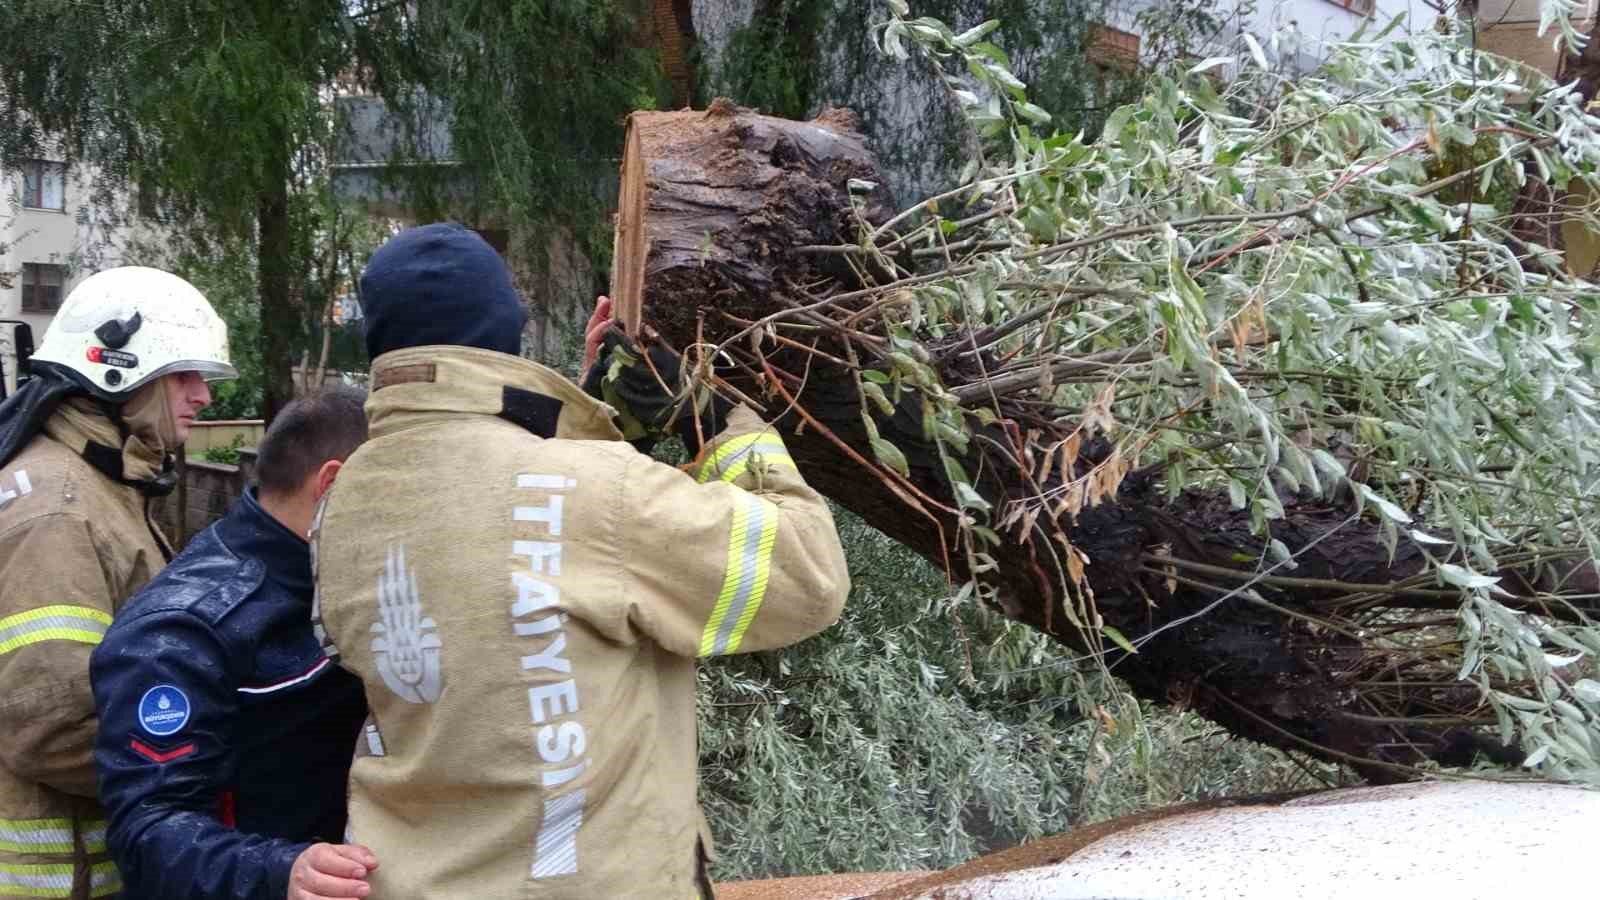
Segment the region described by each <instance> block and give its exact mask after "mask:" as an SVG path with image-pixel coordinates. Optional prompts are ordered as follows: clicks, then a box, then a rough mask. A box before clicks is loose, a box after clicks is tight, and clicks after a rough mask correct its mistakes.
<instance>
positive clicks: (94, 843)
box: [0, 819, 106, 853]
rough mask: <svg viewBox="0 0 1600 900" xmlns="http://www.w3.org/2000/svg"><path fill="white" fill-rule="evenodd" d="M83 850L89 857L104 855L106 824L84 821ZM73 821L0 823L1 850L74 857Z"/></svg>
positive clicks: (47, 820) (23, 820) (4, 820)
mask: <svg viewBox="0 0 1600 900" xmlns="http://www.w3.org/2000/svg"><path fill="white" fill-rule="evenodd" d="M82 824H83V847H84V850H86V851H88V852H89V853H104V852H105V849H106V823H105V822H104V821H103V820H102V821H85V822H83V823H82ZM74 849H75V848H74V846H73V842H72V821H71V820H70V819H0V850H4V851H7V852H10V853H71V852H72V851H73V850H74Z"/></svg>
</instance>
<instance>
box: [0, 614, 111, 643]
mask: <svg viewBox="0 0 1600 900" xmlns="http://www.w3.org/2000/svg"><path fill="white" fill-rule="evenodd" d="M110 625H111V616H110V615H108V614H107V613H104V612H101V611H100V610H98V609H95V608H94V607H92V606H66V605H57V606H41V607H39V608H38V609H30V610H28V611H27V612H22V613H17V614H16V615H12V616H6V617H5V618H3V619H0V654H3V653H9V652H11V651H12V650H16V649H18V648H19V647H26V646H28V645H29V644H37V643H41V642H43V641H76V642H78V643H80V644H98V643H100V640H101V638H103V637H105V633H106V629H107V628H108V627H110Z"/></svg>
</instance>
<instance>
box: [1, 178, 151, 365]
mask: <svg viewBox="0 0 1600 900" xmlns="http://www.w3.org/2000/svg"><path fill="white" fill-rule="evenodd" d="M92 180H93V179H92V172H91V171H90V170H87V169H84V168H74V169H71V170H69V171H68V172H67V178H66V197H65V200H66V202H65V203H64V204H63V205H64V206H65V207H66V208H65V210H48V209H28V208H24V207H23V205H22V174H21V173H20V172H11V171H3V170H0V245H4V249H3V250H0V272H4V273H8V274H10V275H11V276H12V278H11V287H9V288H0V319H20V320H21V321H24V322H27V323H28V324H29V325H30V326H32V328H33V337H34V341H35V342H37V341H38V340H40V339H41V338H42V337H43V336H44V330H45V328H46V327H47V326H48V325H49V324H50V320H51V319H52V318H53V316H52V315H50V314H48V313H31V312H29V313H25V312H22V265H23V264H24V263H50V264H54V265H61V266H65V267H66V268H67V279H66V282H65V284H64V285H63V287H62V297H63V298H65V296H66V293H67V292H68V291H71V290H72V288H73V286H74V285H76V284H77V283H78V282H80V281H82V280H83V279H85V278H87V277H89V276H90V275H92V274H94V273H95V272H98V271H100V270H101V269H107V268H111V267H113V266H118V265H121V264H122V263H123V260H124V257H125V255H126V251H127V245H128V242H129V241H130V240H132V239H135V238H136V237H137V238H141V239H143V238H148V237H150V236H151V234H152V232H151V231H150V229H149V228H147V227H144V226H131V227H110V226H108V225H107V223H106V219H107V214H108V213H109V212H111V211H110V210H107V209H104V208H102V207H100V206H98V205H97V204H96V203H95V201H94V197H93V188H92ZM113 204H114V205H116V206H119V207H121V206H126V202H125V201H124V200H123V199H122V198H120V197H119V198H117V199H116V200H114V201H113ZM118 212H119V213H120V212H121V211H120V210H118Z"/></svg>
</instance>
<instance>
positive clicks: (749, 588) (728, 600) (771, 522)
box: [700, 492, 778, 656]
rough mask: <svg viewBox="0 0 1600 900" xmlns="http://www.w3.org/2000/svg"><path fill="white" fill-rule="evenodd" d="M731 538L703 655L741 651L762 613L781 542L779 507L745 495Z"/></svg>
mask: <svg viewBox="0 0 1600 900" xmlns="http://www.w3.org/2000/svg"><path fill="white" fill-rule="evenodd" d="M736 504H737V505H736V506H735V507H734V513H733V527H732V529H731V533H730V534H729V535H728V564H727V568H726V569H725V570H724V571H723V576H722V592H721V593H720V594H718V595H717V605H716V607H715V608H714V609H713V610H712V611H711V618H710V619H709V620H707V622H706V627H705V631H704V632H703V633H702V634H701V635H700V655H701V656H716V655H720V654H723V653H737V652H738V650H739V644H740V643H742V642H743V641H744V634H745V631H746V630H747V629H749V627H750V623H751V622H752V621H753V620H754V619H755V617H756V613H757V612H758V611H760V609H761V600H762V598H763V597H765V596H766V593H767V579H768V578H769V577H770V576H771V574H772V548H773V546H774V545H775V544H776V543H777V541H778V507H777V506H775V505H774V504H773V503H772V502H770V501H768V500H763V499H762V498H760V497H757V496H756V495H754V494H747V493H743V492H741V493H740V494H739V497H738V498H737V500H736Z"/></svg>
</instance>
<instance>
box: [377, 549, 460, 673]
mask: <svg viewBox="0 0 1600 900" xmlns="http://www.w3.org/2000/svg"><path fill="white" fill-rule="evenodd" d="M378 618H379V621H377V622H374V623H372V634H373V638H372V654H373V656H374V657H375V659H376V662H377V665H378V674H379V675H382V676H383V683H384V684H386V685H388V686H389V690H391V691H394V692H395V694H396V695H398V696H399V697H400V699H402V700H404V701H406V702H407V703H433V702H436V701H437V700H438V699H439V693H440V691H441V690H443V685H442V683H441V677H440V674H439V646H440V645H439V633H438V632H439V626H438V625H437V624H435V622H434V621H433V619H431V618H428V617H427V616H424V615H423V614H422V597H421V596H420V595H419V594H418V593H417V573H416V571H415V570H408V569H406V548H405V547H403V546H401V547H390V548H389V559H388V562H387V563H386V564H385V565H384V569H383V573H382V574H381V575H379V576H378Z"/></svg>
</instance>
